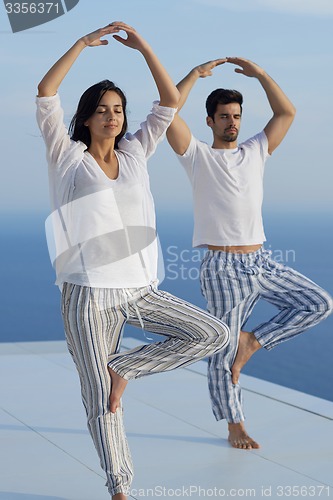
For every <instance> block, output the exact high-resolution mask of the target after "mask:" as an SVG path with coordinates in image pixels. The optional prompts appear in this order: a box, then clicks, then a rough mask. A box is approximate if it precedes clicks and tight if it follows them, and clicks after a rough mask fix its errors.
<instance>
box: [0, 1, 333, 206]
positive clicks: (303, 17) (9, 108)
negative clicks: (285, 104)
mask: <svg viewBox="0 0 333 500" xmlns="http://www.w3.org/2000/svg"><path fill="white" fill-rule="evenodd" d="M157 6H158V7H157ZM113 20H123V21H125V22H127V23H128V24H131V25H133V26H134V27H136V29H137V30H138V31H139V32H140V33H141V34H142V35H144V36H145V38H146V39H147V40H148V41H149V42H150V43H151V45H152V46H153V48H154V49H155V51H156V53H157V54H158V55H159V57H160V59H161V60H162V61H163V63H164V64H165V66H166V67H167V69H168V70H169V72H170V74H171V76H172V78H173V79H174V80H175V81H176V82H177V81H179V80H180V79H181V78H182V77H183V76H184V75H185V74H186V73H187V72H188V71H189V70H190V69H191V68H192V67H194V66H195V65H197V64H199V63H202V62H205V61H207V60H210V59H215V58H217V57H224V56H235V55H237V56H242V57H245V58H248V59H251V60H253V61H255V62H257V63H258V64H259V65H260V66H262V67H263V68H264V69H265V70H266V71H267V72H268V73H269V74H270V75H271V76H272V77H273V78H274V79H275V80H276V81H277V82H278V83H279V84H280V86H281V87H282V88H283V89H284V91H285V92H286V93H287V95H288V96H289V97H290V99H291V100H292V101H293V102H294V104H295V106H296V108H297V116H296V119H295V121H294V124H293V125H292V128H291V130H290V132H289V134H288V136H287V137H286V139H285V140H284V142H283V143H282V144H281V146H280V147H279V148H278V149H277V150H276V152H275V153H274V155H273V156H272V158H271V159H270V160H269V161H268V163H267V170H266V178H265V209H266V210H276V209H279V210H284V209H286V210H288V211H290V210H292V211H295V212H298V211H302V212H303V211H312V212H313V211H315V212H319V211H325V212H329V211H331V212H332V185H333V173H332V166H331V163H332V160H331V159H330V158H329V155H328V153H327V151H328V148H329V147H330V144H331V141H332V128H333V127H332V116H333V104H332V95H331V93H332V90H331V89H332V84H333V64H332V62H333V53H332V47H333V40H332V38H333V37H332V20H333V4H332V2H331V0H307V1H306V2H304V0H234V1H233V2H232V3H231V2H229V1H224V0H191V1H190V0H182V1H181V2H180V1H179V0H177V1H176V0H159V1H158V2H156V0H140V1H138V0H123V1H122V2H112V1H111V0H99V1H98V2H92V1H91V0H90V1H89V0H80V2H79V4H78V5H77V6H76V7H75V8H74V9H73V10H72V11H70V12H69V13H67V14H66V15H65V16H62V17H60V18H59V19H57V20H54V21H52V22H50V23H47V24H45V25H43V26H40V27H38V28H35V29H31V30H28V31H25V32H21V33H16V34H13V33H12V32H11V30H10V25H9V21H8V19H7V17H6V13H5V9H4V7H3V5H1V6H0V62H1V74H2V78H1V82H0V86H1V94H0V109H1V121H0V134H1V138H2V162H1V187H0V190H1V196H0V212H8V211H10V212H14V211H15V212H20V211H25V212H27V211H35V210H42V211H47V210H48V184H47V174H46V161H45V152H44V144H43V142H42V139H41V138H40V136H39V130H38V128H37V126H36V123H35V104H34V98H35V94H36V87H37V84H38V82H39V80H40V79H41V78H42V76H43V74H44V73H45V72H46V71H47V70H48V68H49V67H50V66H51V65H52V64H53V63H54V62H55V60H56V59H57V58H58V57H60V56H61V55H62V54H63V53H64V52H65V51H66V50H67V49H68V48H69V47H70V45H71V44H72V43H74V42H75V40H76V39H77V38H79V37H80V36H82V35H84V34H85V33H88V32H90V31H93V30H94V29H96V28H98V27H100V26H103V25H105V24H107V23H108V22H111V21H113ZM233 69H234V68H233V67H232V66H231V65H224V66H222V67H220V68H216V70H215V72H214V75H213V76H212V77H210V78H206V79H201V80H199V81H198V82H197V84H196V86H195V88H194V89H193V91H192V93H191V95H190V97H189V100H188V102H187V104H186V106H185V107H184V109H183V111H182V116H183V117H184V118H185V119H186V121H187V122H188V124H189V125H190V127H191V129H192V131H193V133H194V134H195V135H196V136H198V137H199V138H201V139H202V140H205V141H207V142H211V132H210V129H208V127H207V126H206V124H205V109H204V102H205V98H206V96H207V95H208V93H209V92H210V91H211V90H213V89H214V88H216V87H227V88H237V89H238V90H240V91H241V92H242V93H243V95H244V115H243V123H242V129H241V134H240V139H241V140H245V139H246V138H247V137H249V136H250V135H252V134H255V133H257V132H258V131H260V130H261V129H262V128H263V127H264V126H265V124H266V122H267V121H268V119H269V118H270V108H269V106H268V104H267V100H266V97H265V94H264V92H263V90H262V89H261V87H260V85H259V83H258V82H257V81H256V80H254V79H249V78H246V77H244V76H242V75H238V74H235V73H234V71H233ZM103 78H109V79H112V80H114V81H115V82H116V83H117V84H118V85H119V86H120V87H121V88H123V89H124V90H125V92H126V94H127V97H128V101H129V110H130V115H129V125H130V130H131V131H134V130H135V129H136V128H137V126H138V125H139V123H140V122H141V121H142V120H143V119H144V118H145V116H146V114H147V112H148V111H149V110H150V106H151V102H152V101H153V100H154V99H155V98H156V96H157V94H156V90H155V87H154V84H153V81H152V79H151V77H150V74H149V71H148V70H147V68H146V66H145V63H144V60H143V58H142V56H141V54H139V53H138V52H136V51H133V50H131V49H128V48H126V47H124V46H122V45H121V44H119V43H117V42H115V41H113V40H111V41H110V44H109V45H108V46H107V47H97V48H90V49H86V50H85V51H84V53H83V54H82V55H81V56H80V58H79V59H78V61H77V62H76V63H75V66H74V67H73V69H72V70H71V72H70V74H69V76H68V77H67V79H66V80H65V81H64V83H63V84H62V86H61V87H60V96H61V98H62V102H63V106H64V108H65V116H66V120H67V122H69V120H70V118H71V116H72V114H73V113H74V111H75V107H76V104H77V101H78V98H79V97H80V95H81V94H82V92H83V91H84V90H85V89H86V88H87V87H88V86H89V85H91V84H93V83H95V82H96V81H99V80H101V79H103ZM150 172H151V183H152V190H153V194H154V197H155V201H156V205H157V209H158V210H177V211H178V210H186V211H187V210H189V209H190V207H191V190H190V186H189V182H188V180H187V178H186V175H185V173H184V172H183V171H182V169H181V166H180V164H179V163H178V160H177V158H176V157H175V155H174V154H173V152H172V151H171V149H170V147H169V146H168V144H167V143H166V141H165V142H164V143H163V144H161V145H160V146H159V148H158V150H157V152H156V153H155V155H154V157H153V158H152V159H151V160H150Z"/></svg>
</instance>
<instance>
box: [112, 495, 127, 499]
mask: <svg viewBox="0 0 333 500" xmlns="http://www.w3.org/2000/svg"><path fill="white" fill-rule="evenodd" d="M112 500H127V496H126V495H124V493H117V494H116V495H113V496H112Z"/></svg>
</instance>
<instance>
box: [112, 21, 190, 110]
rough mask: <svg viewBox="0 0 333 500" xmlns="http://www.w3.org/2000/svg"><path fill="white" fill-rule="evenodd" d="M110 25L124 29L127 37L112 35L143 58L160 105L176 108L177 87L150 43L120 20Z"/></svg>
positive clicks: (177, 98) (177, 99)
mask: <svg viewBox="0 0 333 500" xmlns="http://www.w3.org/2000/svg"><path fill="white" fill-rule="evenodd" d="M112 26H115V27H117V28H119V30H123V31H125V33H126V34H127V38H122V37H120V36H119V35H115V36H114V37H113V38H115V40H117V41H118V42H121V43H122V44H123V45H126V46H127V47H130V48H132V49H136V50H138V51H139V52H141V54H142V55H143V57H144V58H145V60H146V62H147V65H148V67H149V69H150V71H151V74H152V76H153V78H154V80H155V83H156V86H157V90H158V92H159V95H160V105H161V106H167V107H170V108H176V107H177V106H178V101H179V97H180V95H179V92H178V89H177V87H176V86H175V84H174V83H173V81H172V80H171V78H170V76H169V74H168V72H167V71H166V69H165V68H164V66H163V65H162V63H161V62H160V61H159V59H158V57H157V56H156V54H155V53H154V51H153V49H152V48H151V47H150V45H149V44H148V43H147V42H146V41H145V40H144V39H143V38H142V36H141V35H139V33H137V31H136V30H135V29H134V28H132V27H131V26H128V25H127V24H125V23H123V22H120V21H115V22H113V23H112Z"/></svg>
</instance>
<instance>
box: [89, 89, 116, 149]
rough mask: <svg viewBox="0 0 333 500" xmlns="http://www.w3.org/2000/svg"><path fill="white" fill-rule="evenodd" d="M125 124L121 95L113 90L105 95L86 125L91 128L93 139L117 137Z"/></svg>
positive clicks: (100, 139) (102, 139)
mask: <svg viewBox="0 0 333 500" xmlns="http://www.w3.org/2000/svg"><path fill="white" fill-rule="evenodd" d="M123 124H124V111H123V105H122V100H121V97H120V96H119V95H118V94H117V93H116V92H114V91H113V90H108V91H107V92H105V94H104V95H103V97H102V99H101V100H100V102H99V105H98V106H97V108H96V111H95V112H94V113H93V114H92V115H91V117H90V118H88V120H86V121H85V122H84V125H85V126H86V127H88V128H89V131H90V135H91V141H92V142H94V141H104V140H106V139H113V140H114V139H115V138H116V137H117V136H118V135H119V134H120V132H121V130H122V127H123Z"/></svg>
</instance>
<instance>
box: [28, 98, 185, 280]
mask: <svg viewBox="0 0 333 500" xmlns="http://www.w3.org/2000/svg"><path fill="white" fill-rule="evenodd" d="M36 102H37V122H38V125H39V127H40V129H41V132H42V135H43V138H44V141H45V144H46V149H47V159H48V165H49V185H50V198H51V208H52V213H51V215H50V216H49V217H48V219H47V221H46V233H47V241H48V247H49V253H50V257H51V261H52V264H53V266H54V268H55V271H56V277H57V279H56V284H57V285H59V287H60V288H61V286H62V283H63V282H65V281H67V282H70V283H75V284H79V285H85V286H91V287H97V288H135V287H142V286H146V285H148V284H149V283H151V282H153V281H155V282H156V281H157V265H158V262H157V261H158V242H157V238H156V225H155V207H154V201H153V197H152V194H151V191H150V186H149V176H148V172H147V159H148V158H149V157H150V156H151V155H152V154H153V152H154V151H155V148H156V146H157V144H158V143H159V142H160V141H161V140H162V138H163V136H164V134H165V131H166V129H167V128H168V126H169V124H170V123H171V121H172V119H173V116H174V113H175V111H176V110H175V109H174V108H167V107H163V106H159V105H158V103H154V105H153V109H152V112H151V114H149V115H148V117H147V119H146V121H145V122H144V123H142V124H141V125H140V129H139V130H138V131H137V132H136V133H135V134H134V135H132V134H126V136H125V137H123V138H122V139H121V141H120V143H119V149H117V150H115V154H116V155H117V158H118V163H119V176H118V177H117V179H115V180H112V179H109V178H108V177H107V175H106V174H105V173H104V172H103V170H102V169H101V168H100V166H99V165H98V163H97V162H96V161H95V159H94V158H93V157H92V156H91V155H90V153H88V152H87V151H85V149H86V145H85V144H83V143H82V142H80V141H77V142H75V141H73V140H71V139H70V137H69V135H68V131H67V129H66V127H65V125H64V123H63V110H62V108H61V104H60V98H59V96H58V94H56V95H55V96H52V97H37V99H36Z"/></svg>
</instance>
